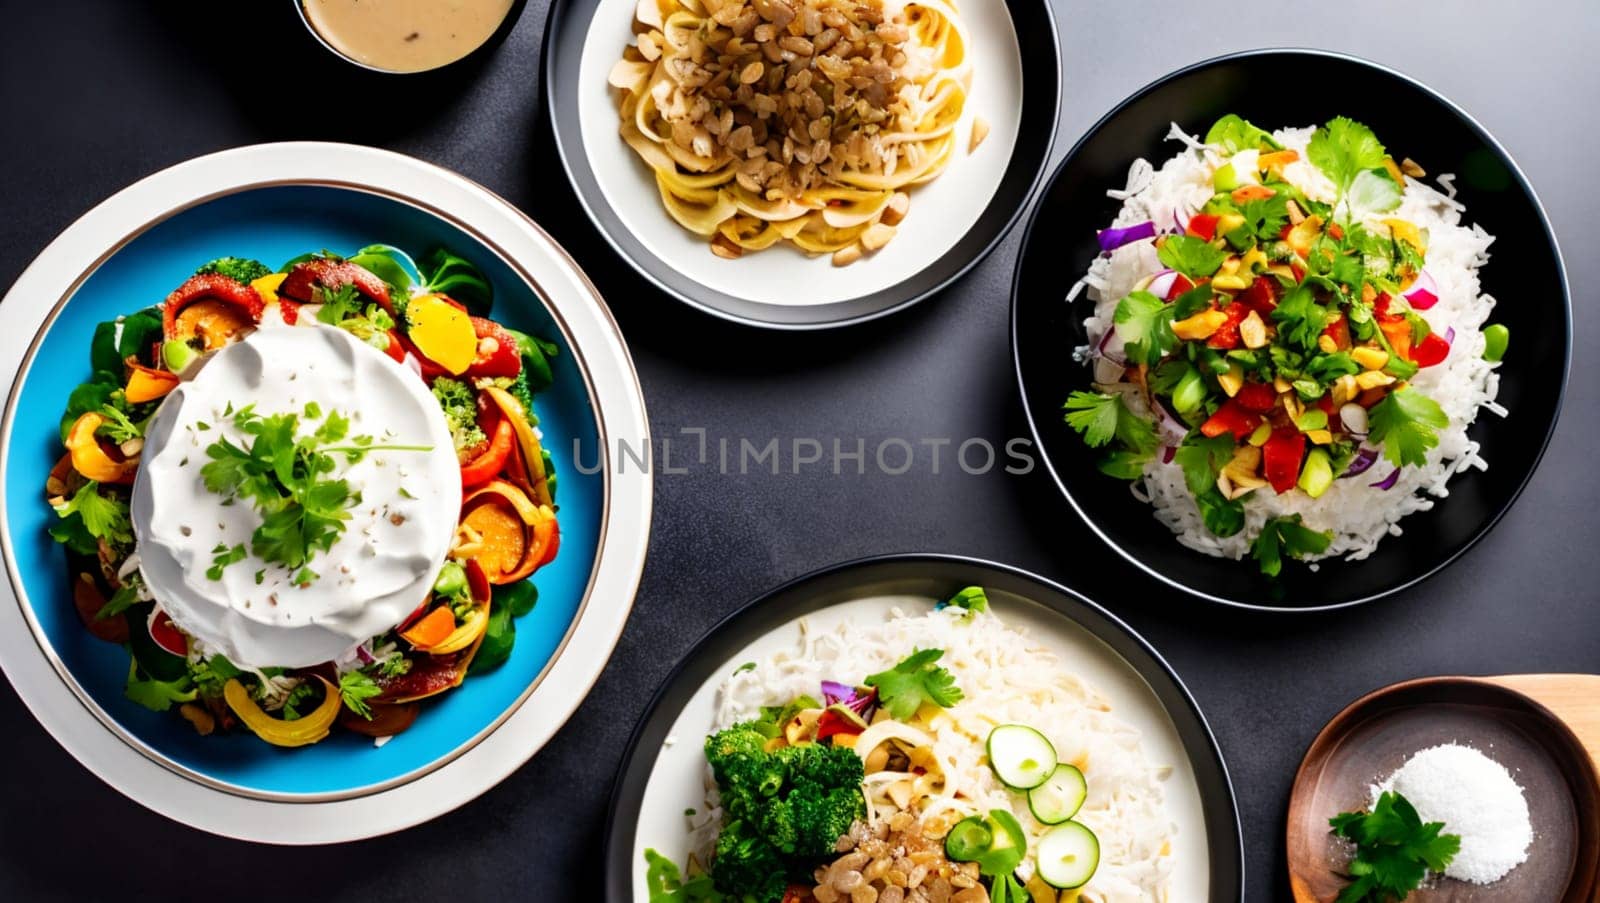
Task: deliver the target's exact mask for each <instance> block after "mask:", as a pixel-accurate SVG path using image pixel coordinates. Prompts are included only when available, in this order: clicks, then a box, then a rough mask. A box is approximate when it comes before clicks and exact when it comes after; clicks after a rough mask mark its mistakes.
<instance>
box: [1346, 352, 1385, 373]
mask: <svg viewBox="0 0 1600 903" xmlns="http://www.w3.org/2000/svg"><path fill="white" fill-rule="evenodd" d="M1350 359H1351V360H1353V361H1355V362H1356V363H1358V364H1360V365H1361V366H1362V368H1364V369H1367V370H1382V369H1383V365H1384V364H1387V363H1389V352H1387V351H1384V350H1383V349H1382V348H1366V347H1363V348H1357V349H1355V350H1354V351H1351V352H1350Z"/></svg>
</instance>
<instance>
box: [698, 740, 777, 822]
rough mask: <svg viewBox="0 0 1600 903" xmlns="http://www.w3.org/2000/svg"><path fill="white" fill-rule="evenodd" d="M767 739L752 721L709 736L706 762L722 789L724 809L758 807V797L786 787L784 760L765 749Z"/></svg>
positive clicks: (772, 793) (766, 795)
mask: <svg viewBox="0 0 1600 903" xmlns="http://www.w3.org/2000/svg"><path fill="white" fill-rule="evenodd" d="M766 742H767V739H766V738H765V737H763V736H761V734H760V733H758V732H756V731H755V730H754V729H752V728H751V727H750V726H749V725H748V724H736V725H734V726H733V727H730V728H728V729H727V730H725V731H719V732H718V733H715V734H712V735H711V736H709V737H707V738H706V761H707V762H710V763H711V773H712V774H713V775H715V776H716V778H717V785H718V786H719V787H721V788H722V796H723V806H724V808H728V809H730V810H745V809H747V808H758V804H757V802H756V801H757V800H758V799H760V798H762V797H769V796H772V795H774V794H776V793H777V792H778V791H779V790H780V789H781V788H782V787H783V778H784V773H785V768H784V763H783V760H782V759H780V758H779V757H777V756H774V755H771V754H769V753H768V752H767V751H766V750H765V749H764V748H763V747H764V746H765V745H766Z"/></svg>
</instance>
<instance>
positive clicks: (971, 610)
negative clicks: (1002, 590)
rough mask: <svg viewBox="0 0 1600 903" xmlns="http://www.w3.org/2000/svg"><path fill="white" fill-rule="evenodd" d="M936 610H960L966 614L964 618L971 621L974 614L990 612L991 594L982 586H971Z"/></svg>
mask: <svg viewBox="0 0 1600 903" xmlns="http://www.w3.org/2000/svg"><path fill="white" fill-rule="evenodd" d="M934 608H936V609H937V608H959V609H962V610H963V611H965V612H966V614H964V615H962V618H964V619H966V620H971V619H972V616H973V615H974V614H977V613H978V612H980V611H988V610H989V594H988V593H986V592H984V590H983V587H981V586H969V587H966V588H965V589H963V590H961V591H960V592H958V593H956V594H955V595H953V596H951V597H950V598H949V599H947V600H945V601H943V602H940V603H939V604H938V605H936V606H934Z"/></svg>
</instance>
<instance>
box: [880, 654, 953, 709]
mask: <svg viewBox="0 0 1600 903" xmlns="http://www.w3.org/2000/svg"><path fill="white" fill-rule="evenodd" d="M943 655H944V650H943V649H922V650H918V651H916V652H913V653H911V654H910V655H908V656H906V658H905V659H904V660H903V661H901V662H900V664H898V665H895V666H894V667H893V668H891V669H889V670H888V671H880V672H879V673H877V674H874V675H872V676H870V677H868V678H867V679H866V681H865V683H866V685H867V686H869V687H877V688H878V699H879V701H880V702H881V703H882V704H883V706H884V707H885V708H886V709H888V711H889V715H890V716H891V717H894V718H898V719H901V720H905V719H907V718H910V717H911V716H912V715H914V714H916V711H917V709H918V708H919V707H921V706H922V705H923V704H924V703H929V704H932V705H936V706H940V707H942V708H949V707H950V706H953V705H955V704H956V703H958V702H960V701H961V688H960V687H957V686H956V679H955V676H954V675H952V674H951V673H950V672H949V671H946V670H945V669H943V668H941V667H939V666H938V665H935V664H934V662H937V661H938V660H939V659H940V658H941V657H942V656H943Z"/></svg>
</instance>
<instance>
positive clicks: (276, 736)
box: [222, 677, 344, 746]
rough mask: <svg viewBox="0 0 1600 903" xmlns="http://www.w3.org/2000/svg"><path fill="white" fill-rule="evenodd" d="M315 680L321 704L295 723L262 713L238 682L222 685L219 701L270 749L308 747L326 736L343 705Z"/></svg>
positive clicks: (336, 694) (327, 686)
mask: <svg viewBox="0 0 1600 903" xmlns="http://www.w3.org/2000/svg"><path fill="white" fill-rule="evenodd" d="M317 680H318V681H321V683H322V689H323V697H322V704H321V705H319V706H317V707H316V709H315V710H314V711H312V712H311V713H310V714H308V715H306V716H305V717H304V718H299V719H296V720H294V721H284V720H282V719H279V718H274V717H272V716H271V715H268V714H267V713H266V712H264V711H262V710H261V707H260V706H258V705H256V701H255V700H254V699H251V698H250V691H249V690H246V689H245V688H244V684H242V683H239V680H238V678H234V679H232V680H229V681H228V682H227V683H226V684H224V685H223V687H222V698H223V699H224V700H225V701H226V702H227V703H228V708H230V709H233V713H234V714H235V715H238V716H239V720H240V721H242V722H244V726H245V727H248V728H250V730H251V731H252V732H254V733H255V735H256V736H257V737H260V738H261V739H263V740H265V741H267V742H268V743H271V744H272V745H273V746H309V745H311V744H313V743H316V742H317V741H319V740H322V739H323V738H325V737H327V736H328V731H329V729H330V728H332V727H333V722H334V720H335V719H337V718H338V717H339V709H340V708H341V707H342V706H343V705H344V702H343V700H342V699H341V698H340V697H339V691H338V690H337V689H336V688H335V687H334V686H333V684H330V683H328V682H327V681H326V680H323V679H322V678H321V677H318V678H317Z"/></svg>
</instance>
